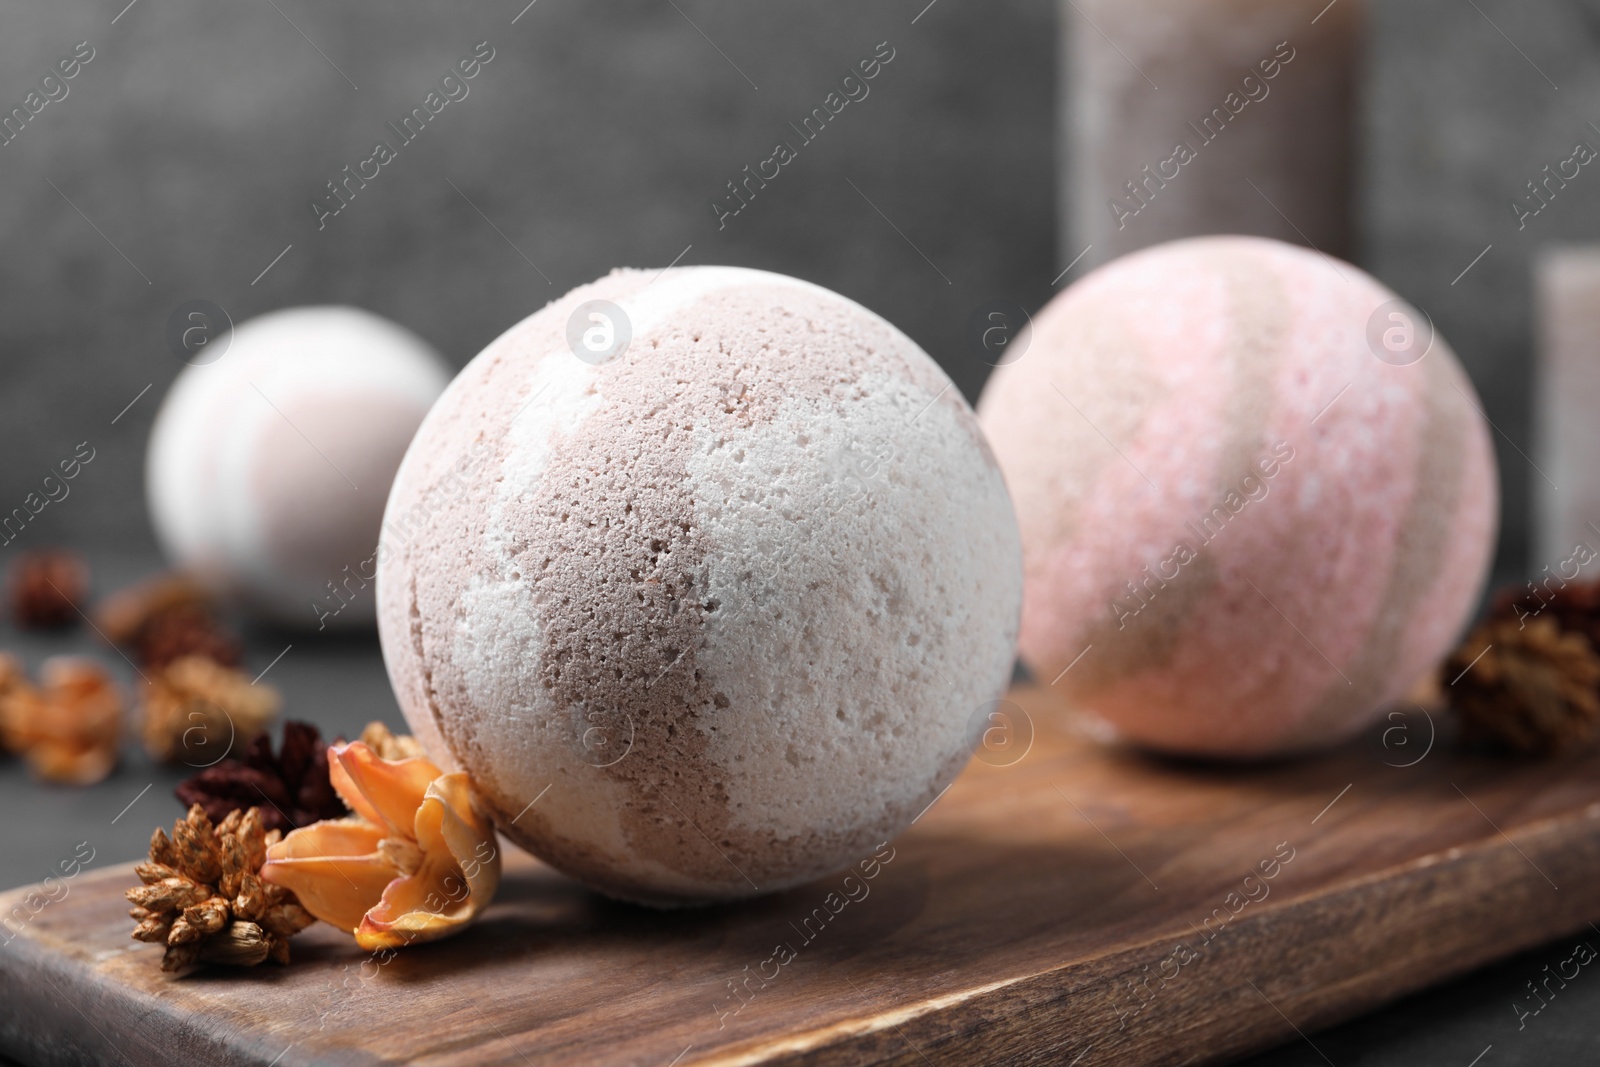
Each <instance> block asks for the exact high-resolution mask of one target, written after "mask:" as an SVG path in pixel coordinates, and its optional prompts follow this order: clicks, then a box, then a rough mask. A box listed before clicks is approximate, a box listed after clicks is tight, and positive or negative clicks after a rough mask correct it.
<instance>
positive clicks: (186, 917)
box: [183, 897, 231, 937]
mask: <svg viewBox="0 0 1600 1067" xmlns="http://www.w3.org/2000/svg"><path fill="white" fill-rule="evenodd" d="M228 912H229V909H228V902H227V901H226V900H225V899H223V898H222V897H211V898H209V899H207V900H202V901H201V902H200V903H198V904H196V905H194V906H193V907H189V908H184V909H183V921H184V922H187V923H188V924H189V925H190V926H193V927H194V928H195V929H196V930H199V931H200V936H202V937H210V936H211V935H212V934H214V933H216V932H217V931H218V930H221V929H222V928H223V927H224V926H226V925H228V920H229V919H230V918H231V916H230V915H229V914H228Z"/></svg>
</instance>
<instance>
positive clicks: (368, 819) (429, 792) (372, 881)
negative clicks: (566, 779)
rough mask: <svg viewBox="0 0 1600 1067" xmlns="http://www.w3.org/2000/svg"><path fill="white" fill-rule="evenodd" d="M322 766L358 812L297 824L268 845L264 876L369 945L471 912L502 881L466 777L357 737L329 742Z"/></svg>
mask: <svg viewBox="0 0 1600 1067" xmlns="http://www.w3.org/2000/svg"><path fill="white" fill-rule="evenodd" d="M328 767H329V772H330V777H331V779H332V781H333V786H334V788H335V789H336V790H338V792H339V795H340V796H341V797H343V798H344V800H345V803H347V804H349V805H350V808H351V810H352V811H354V812H355V813H356V817H355V818H351V819H334V820H329V821H327V822H320V823H317V824H315V825H313V826H308V827H304V828H302V829H299V830H295V831H294V832H293V833H291V834H289V835H288V836H287V837H285V838H284V839H283V840H282V841H281V842H279V843H278V844H276V845H273V846H272V847H271V848H269V849H268V850H267V863H266V866H265V867H263V868H262V872H261V874H262V877H263V878H264V879H265V880H266V881H268V882H272V883H274V884H277V885H281V886H284V887H286V888H288V889H292V890H294V892H295V895H296V896H297V897H299V899H300V903H301V904H302V905H303V906H304V907H305V909H306V910H307V911H309V912H310V913H311V914H312V915H315V916H316V917H317V918H319V919H322V920H323V921H324V922H327V923H329V924H331V925H333V926H337V927H338V928H339V929H341V930H348V931H350V933H351V934H353V935H354V936H355V939H356V943H357V944H359V945H360V946H361V947H362V948H364V949H367V950H369V951H376V950H378V949H385V948H401V947H404V946H405V945H409V944H414V943H417V942H421V941H432V940H435V939H437V938H441V937H447V936H449V935H450V934H453V933H455V932H457V931H458V930H460V929H462V928H463V927H464V926H466V924H467V923H470V922H471V921H472V920H473V919H475V918H477V916H478V915H479V914H480V913H481V912H482V911H483V909H484V908H485V907H487V906H488V904H489V901H490V899H491V898H492V897H493V896H494V892H495V889H496V888H498V886H499V884H500V854H499V850H498V847H497V845H496V842H495V836H494V826H493V825H492V824H491V823H490V822H489V820H488V819H487V818H485V817H484V815H483V813H482V811H481V809H480V807H479V805H478V803H477V800H476V797H475V796H474V794H473V791H472V783H471V780H470V779H469V778H468V777H467V775H465V774H460V773H456V774H441V773H440V771H439V768H438V767H436V766H435V765H434V764H432V763H430V762H429V761H428V760H426V759H423V758H421V757H410V758H406V759H397V760H386V759H382V758H380V757H379V756H378V755H377V754H376V753H375V752H374V751H373V750H372V748H370V747H369V746H368V745H366V744H365V743H363V742H360V741H356V742H354V743H352V744H348V745H335V746H333V747H331V748H329V749H328Z"/></svg>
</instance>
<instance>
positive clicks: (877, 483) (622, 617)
mask: <svg viewBox="0 0 1600 1067" xmlns="http://www.w3.org/2000/svg"><path fill="white" fill-rule="evenodd" d="M590 301H609V302H613V303H612V304H610V305H606V306H603V307H602V308H601V309H600V311H599V312H597V313H601V314H605V315H606V316H608V317H609V320H610V321H609V323H607V322H602V321H600V320H596V319H593V318H591V317H590V315H591V312H592V305H591V306H589V307H584V306H583V305H587V304H588V303H589V302H590ZM619 311H620V314H619ZM623 316H625V317H626V323H627V325H624V319H623ZM585 330H592V331H599V334H598V335H596V336H594V337H593V338H592V342H591V344H592V347H603V344H602V342H604V341H606V340H608V339H614V338H619V337H622V336H625V335H629V334H631V340H630V341H629V342H628V345H627V347H626V348H625V349H624V350H623V351H622V352H621V353H620V354H619V355H618V356H617V358H615V359H614V360H613V361H611V362H604V363H599V364H598V365H597V364H596V363H594V362H591V360H594V359H595V358H596V357H595V356H594V355H593V354H592V353H589V352H587V351H586V352H585V357H586V358H578V357H577V356H576V355H574V348H573V347H572V342H569V338H579V341H578V349H577V350H580V351H582V350H583V346H582V342H581V336H582V333H583V332H584V331H585ZM385 531H386V535H385V541H384V551H383V553H382V555H381V557H380V564H379V578H378V601H379V632H380V634H381V636H382V639H383V650H384V656H385V659H386V661H387V663H388V667H389V673H390V677H391V678H392V680H393V682H394V686H395V690H396V693H397V694H398V696H399V700H400V704H401V707H402V708H403V709H404V711H405V716H406V720H407V721H408V722H409V723H410V724H411V727H412V729H413V731H414V732H415V733H416V735H417V736H418V738H419V739H421V741H422V743H423V744H424V745H425V746H426V747H427V749H428V751H429V752H430V754H432V755H433V756H434V757H435V758H436V759H437V760H438V761H439V762H440V763H441V764H445V765H448V766H450V767H456V768H461V769H464V770H466V771H469V772H470V773H471V774H472V775H473V776H474V778H475V780H476V782H477V785H478V788H479V790H480V791H481V792H482V794H483V797H484V799H485V800H486V802H487V804H488V806H489V808H490V809H491V811H492V813H493V815H494V817H495V821H496V822H497V823H498V825H499V827H500V829H501V831H502V832H504V833H505V834H506V835H507V836H509V837H511V838H512V839H513V840H514V841H516V842H517V843H518V844H520V845H522V846H524V847H525V848H528V849H529V850H531V851H533V852H534V853H536V854H537V855H539V856H540V857H542V858H544V859H545V860H547V861H548V862H550V863H552V864H554V865H555V866H557V867H559V868H561V869H563V870H565V871H567V872H568V873H570V874H572V875H575V876H576V877H579V878H581V879H583V880H585V881H587V882H588V883H590V884H591V885H593V886H595V887H596V888H599V889H601V890H602V891H604V892H607V893H609V894H612V895H614V896H618V897H623V898H627V899H632V900H638V901H644V902H649V903H657V904H674V903H685V902H694V901H707V900H719V899H731V898H737V897H745V896H750V895H753V894H755V893H758V892H768V891H773V890H777V889H781V888H783V887H785V886H790V885H794V884H797V883H800V882H803V881H806V880H809V879H812V878H815V877H818V876H820V875H823V874H826V873H827V872H829V871H832V870H836V869H838V868H840V867H842V866H844V865H846V864H848V863H850V862H852V861H853V860H856V859H859V858H860V857H861V856H862V855H864V854H866V853H867V852H869V851H870V850H872V849H873V848H875V847H876V846H877V845H879V844H880V843H881V842H883V841H885V840H887V839H888V838H889V837H891V836H893V835H894V834H896V833H898V832H899V831H901V830H903V829H904V828H905V827H906V826H907V825H908V824H909V823H910V822H911V821H912V820H913V819H915V818H916V817H917V815H918V814H919V813H920V812H921V811H922V810H924V808H926V806H927V805H928V804H929V803H931V802H932V801H933V800H934V799H935V798H936V797H937V796H938V795H939V792H940V791H941V790H942V789H943V788H944V787H945V785H946V784H947V783H949V782H950V780H951V779H952V778H953V777H954V776H955V774H956V772H957V771H959V770H960V769H961V767H962V765H963V764H964V763H965V762H966V760H967V757H968V754H969V752H970V749H971V742H972V739H973V737H972V730H971V728H970V727H969V725H968V724H969V721H971V720H972V719H973V716H974V713H975V711H977V710H978V709H980V708H981V707H982V706H983V705H984V704H985V703H986V702H988V701H990V700H992V699H993V698H995V697H996V696H998V695H999V693H1000V692H1001V691H1002V689H1003V688H1004V686H1005V684H1006V681H1007V679H1008V676H1009V672H1010V670H1011V665H1012V659H1013V653H1014V641H1015V637H1016V629H1017V625H1018V617H1019V612H1020V600H1021V550H1020V545H1019V540H1018V535H1017V528H1016V522H1015V518H1014V517H1013V514H1012V511H1011V505H1010V501H1009V499H1008V497H1007V495H1006V490H1005V486H1004V484H1003V483H1002V480H1001V477H1000V474H999V472H998V470H997V469H996V467H995V464H994V461H993V459H992V457H991V456H990V454H989V450H988V447H987V445H986V444H985V443H984V441H983V438H982V436H981V434H980V432H979V430H978V428H977V424H976V420H975V418H974V416H973V414H972V412H971V410H970V409H969V408H968V406H967V404H966V403H965V402H964V401H963V400H962V399H961V396H960V394H959V393H958V392H957V391H956V390H955V389H954V388H953V387H952V386H951V383H950V381H949V379H948V378H946V377H945V376H944V374H943V373H942V372H941V371H940V370H939V368H938V367H937V366H936V365H935V364H934V363H933V361H932V360H930V359H929V358H928V356H927V355H926V354H924V353H923V352H922V350H921V349H919V348H918V347H917V346H916V344H915V343H914V342H912V341H911V340H910V339H909V338H908V337H906V336H905V335H904V334H902V333H901V332H900V331H899V330H897V329H895V328H894V327H893V326H891V325H890V324H889V323H887V322H885V321H884V320H883V319H881V318H879V317H878V316H877V315H874V314H873V313H872V312H870V311H867V310H866V309H865V308H862V307H861V306H859V305H857V304H855V303H853V302H852V301H850V300H847V299H845V298H844V297H841V296H839V295H837V294H836V293H832V292H829V291H828V290H826V289H821V288H818V287H817V286H814V285H810V284H807V283H805V282H801V281H797V280H795V279H793V278H787V277H783V276H781V275H776V274H768V273H765V272H761V271H753V270H742V269H734V268H726V267H692V268H681V269H674V270H668V271H666V272H664V273H662V274H661V275H660V276H659V277H655V275H654V274H652V273H646V272H642V271H631V270H625V271H617V272H615V273H613V274H611V275H610V276H609V277H606V278H603V279H601V280H600V281H598V282H595V283H594V284H592V285H587V286H583V287H581V288H579V289H576V290H574V291H573V292H571V293H569V294H567V295H566V296H565V297H562V298H561V299H560V300H557V301H556V302H555V303H553V304H550V305H549V306H547V307H546V308H544V309H543V310H542V311H540V312H538V313H537V314H535V315H532V316H530V317H529V318H527V319H525V320H523V321H522V322H521V323H519V324H518V325H516V326H515V327H513V328H512V329H511V330H509V331H508V332H507V333H505V334H504V335H503V336H501V337H500V338H499V339H498V340H496V341H495V342H494V343H493V344H491V345H490V346H489V347H488V348H487V349H485V350H484V351H483V352H482V353H481V354H480V355H479V356H478V357H477V358H476V359H475V360H474V361H473V362H472V363H471V364H470V365H469V366H468V367H467V368H466V369H465V370H464V371H462V373H461V375H460V376H459V377H458V378H456V380H455V381H454V382H453V383H452V384H451V386H450V388H449V389H448V390H447V391H446V392H445V395H444V396H443V397H442V398H441V399H440V400H439V403H438V404H437V405H436V406H435V407H434V409H433V411H432V412H430V413H429V415H428V418H427V421H426V422H424V424H423V426H422V429H421V430H420V431H418V434H417V439H416V440H415V441H414V442H413V443H412V446H411V449H410V451H409V452H408V453H407V454H406V459H405V462H404V464H403V465H402V466H401V469H400V473H399V475H398V476H397V478H396V480H395V487H394V492H393V495H392V496H391V498H390V501H389V510H388V514H387V518H386V525H385ZM979 720H980V722H981V721H982V719H981V716H979Z"/></svg>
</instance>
